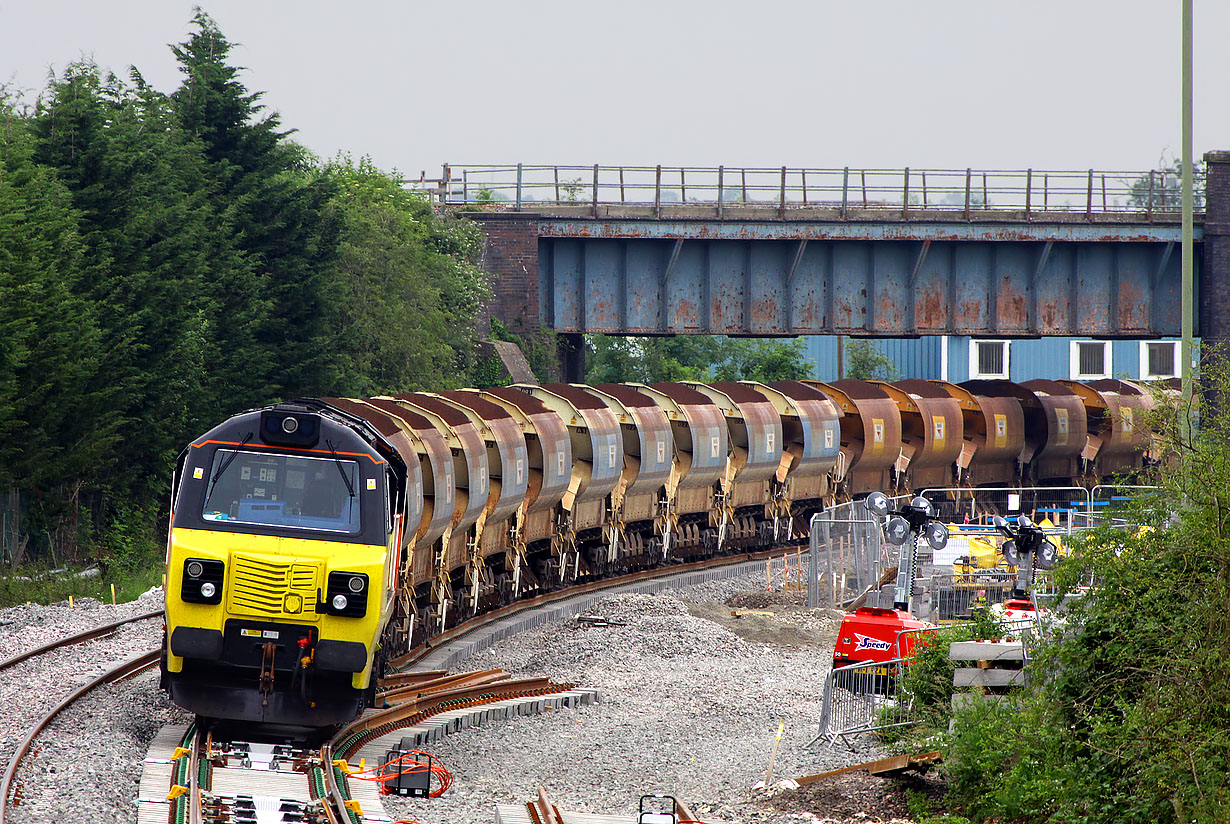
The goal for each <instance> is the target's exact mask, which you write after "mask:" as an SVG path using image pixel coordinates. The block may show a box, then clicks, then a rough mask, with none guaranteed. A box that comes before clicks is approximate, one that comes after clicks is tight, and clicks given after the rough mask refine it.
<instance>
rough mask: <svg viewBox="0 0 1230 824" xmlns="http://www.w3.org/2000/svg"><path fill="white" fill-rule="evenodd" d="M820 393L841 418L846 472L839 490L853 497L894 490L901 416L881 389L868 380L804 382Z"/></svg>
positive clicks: (842, 450)
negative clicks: (894, 470) (882, 490)
mask: <svg viewBox="0 0 1230 824" xmlns="http://www.w3.org/2000/svg"><path fill="white" fill-rule="evenodd" d="M803 383H805V384H806V385H808V386H811V387H814V388H816V389H818V390H819V391H821V392H823V393H824V394H825V395H827V396H828V397H829V399H830V400H831V401H832V402H833V403H834V405H836V407H837V410H838V412H840V413H841V418H840V420H839V421H838V423H839V425H840V427H841V455H842V459H843V463H844V464H845V467H846V471H845V473H844V475H843V477H842V481H841V484H842V488H841V491H842V493H843V494H844V495H845V497H849V498H854V497H860V496H863V495H866V494H867V493H869V492H874V491H876V490H881V489H892V488H893V468H894V467H895V466H896V465H897V459H898V458H899V457H900V455H901V413H900V412H898V411H897V404H896V403H894V402H893V399H892V398H890V397H889V396H888V393H887V392H885V391H884V390H883V389H882V388H881V387H879V386H877V385H876V384H874V383H870V382H868V381H859V380H841V381H833V382H832V383H822V382H820V381H810V380H809V381H803Z"/></svg>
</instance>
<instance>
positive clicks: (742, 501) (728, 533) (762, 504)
mask: <svg viewBox="0 0 1230 824" xmlns="http://www.w3.org/2000/svg"><path fill="white" fill-rule="evenodd" d="M687 385H688V386H690V387H692V388H693V389H695V390H696V391H697V392H700V393H701V394H702V395H704V396H705V397H707V398H709V400H711V401H713V403H715V404H717V406H718V408H719V409H720V410H721V411H722V415H723V416H724V417H725V418H726V429H727V433H728V436H729V438H730V451H729V453H728V458H727V462H726V472H725V473H724V474H723V476H722V501H721V502H720V506H721V507H722V518H721V521H720V522H719V524H718V546H719V548H725V547H738V546H748V545H751V544H754V543H756V542H757V541H758V540H760V539H762V538H766V537H768V534H761V533H762V530H761V529H760V526H761V525H765V526H767V528H768V533H769V534H771V532H772V521H773V514H772V513H773V506H772V501H773V495H772V483H773V481H774V479H775V478H776V475H777V470H778V467H780V466H781V462H782V419H781V416H780V415H779V414H778V413H777V410H776V409H775V408H774V406H773V404H772V402H771V401H769V399H768V398H766V397H765V396H764V395H762V394H760V393H759V392H757V391H756V390H755V389H753V388H751V387H749V386H745V385H744V384H741V383H737V382H734V381H719V382H717V383H713V384H703V383H693V382H688V383H687Z"/></svg>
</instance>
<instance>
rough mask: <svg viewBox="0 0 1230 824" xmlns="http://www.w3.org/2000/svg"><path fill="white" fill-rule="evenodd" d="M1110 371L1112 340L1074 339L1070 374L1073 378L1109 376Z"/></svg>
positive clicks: (1085, 378) (1083, 378) (1096, 378)
mask: <svg viewBox="0 0 1230 824" xmlns="http://www.w3.org/2000/svg"><path fill="white" fill-rule="evenodd" d="M1110 371H1111V364H1110V341H1108V340H1074V341H1072V362H1071V372H1070V374H1071V375H1072V377H1073V378H1075V379H1076V380H1081V381H1087V380H1098V379H1101V378H1109V377H1110Z"/></svg>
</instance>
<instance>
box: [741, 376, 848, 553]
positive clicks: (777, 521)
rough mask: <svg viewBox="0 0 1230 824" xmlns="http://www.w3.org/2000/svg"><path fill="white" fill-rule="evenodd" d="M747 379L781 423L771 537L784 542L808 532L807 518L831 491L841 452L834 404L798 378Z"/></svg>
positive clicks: (820, 507) (809, 521)
mask: <svg viewBox="0 0 1230 824" xmlns="http://www.w3.org/2000/svg"><path fill="white" fill-rule="evenodd" d="M745 383H746V385H747V386H750V387H751V388H753V389H755V390H756V391H757V392H759V393H760V394H761V395H763V396H764V397H765V398H767V399H768V400H769V402H770V403H772V404H773V406H774V408H775V409H776V410H777V413H778V415H779V416H780V417H781V421H782V460H781V463H780V464H779V465H778V468H777V472H776V474H775V476H774V481H775V483H776V488H775V490H774V494H773V499H774V500H773V505H774V510H773V513H772V518H773V530H774V535H775V536H778V537H780V536H782V535H784V536H785V537H786V539H787V540H789V539H790V538H793V537H794V536H795V535H802V536H806V535H807V534H808V530H809V528H810V524H811V516H812V515H813V514H815V513H816V512H819V511H820V510H822V509H823V508H824V504H825V501H826V499H828V498H829V497H830V496H831V495H832V491H833V488H832V484H831V483H830V479H831V476H832V474H833V472H834V470H835V469H836V467H837V459H838V457H839V456H840V454H841V427H840V425H839V424H838V422H837V421H838V413H837V407H836V405H834V403H833V402H832V401H831V400H829V398H828V396H827V395H825V394H824V393H823V392H821V391H820V390H818V389H814V388H812V387H810V386H807V385H806V384H803V383H800V382H798V381H777V382H775V383H772V384H768V385H765V384H760V383H753V382H751V381H745ZM783 520H784V524H783V523H782V521H783ZM783 527H784V531H783Z"/></svg>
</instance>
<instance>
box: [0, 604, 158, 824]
mask: <svg viewBox="0 0 1230 824" xmlns="http://www.w3.org/2000/svg"><path fill="white" fill-rule="evenodd" d="M160 617H162V610H152V611H150V612H144V613H141V614H140V615H134V616H131V617H129V618H123V619H120V620H118V621H111V622H109V623H106V624H100V625H99V626H96V627H93V628H91V629H88V630H84V631H82V632H78V633H74V634H73V635H69V636H66V637H64V638H58V639H56V640H54V641H49V642H47V643H45V644H42V645H40V646H37V647H34V648H32V649H29V650H26V651H24V652H20V653H18V654H16V655H13V656H11V657H9V658H7V659H5V660H4V661H0V672H2V671H4V670H6V669H9V668H10V667H13V666H15V665H17V664H20V663H22V662H23V661H29V660H32V659H35V658H38V657H40V656H43V655H47V654H49V653H53V652H57V651H60V650H64V649H68V648H70V647H74V646H77V645H80V644H84V643H87V642H89V641H94V640H98V639H101V638H106V637H109V636H111V635H114V634H115V633H116V632H117V631H118V630H119V629H120V628H121V627H124V626H126V625H128V624H133V623H136V622H139V621H148V620H152V619H155V618H160ZM158 654H159V651H158V650H151V651H147V652H144V653H141V654H139V655H137V656H135V657H131V658H129V659H127V660H125V661H123V662H121V663H119V664H118V665H115V666H112V667H111V668H109V669H107V670H106V671H104V672H103V673H101V674H99V675H98V676H96V677H95V678H93V679H91V680H90V681H89V682H87V683H85V684H82V685H81V686H79V687H78V688H77V689H75V690H73V691H72V692H70V693H69V694H68V695H67V696H65V697H64V698H63V699H61V700H60V701H59V702H58V703H57V704H56V705H55V706H54V707H53V708H52V709H51V710H50V711H48V712H46V713H45V714H43V716H42V717H41V718H39V719H38V720H37V721H35V723H34V724H32V725H31V726H30V727H29V728H28V729H27V730H26V732H25V733H24V734H23V737H22V739H21V740H20V741H19V742H18V743H17V745H16V749H15V750H14V752H13V755H12V756H11V758H10V760H9V763H8V766H7V768H6V769H5V772H4V776H3V779H0V824H4V822H5V814H6V811H7V810H8V806H9V798H10V795H11V791H12V790H13V784H14V781H15V779H16V775H17V770H18V767H19V766H20V763H21V761H22V759H23V758H25V757H26V755H27V754H28V753H29V752H30V748H31V747H32V746H33V744H34V740H35V739H36V738H37V737H38V735H39V734H40V733H41V732H42V731H43V730H44V729H46V728H47V726H48V725H49V724H50V723H51V722H52V721H53V720H55V718H56V716H57V715H59V714H60V713H61V712H62V711H63V710H64V709H65V708H66V707H68V706H69V705H70V704H72V703H73V702H74V701H77V700H78V699H80V698H81V697H82V696H84V695H86V694H87V693H89V692H91V691H92V690H94V689H95V688H97V687H99V686H102V685H103V684H109V683H113V682H115V681H119V680H122V679H124V678H127V677H129V676H131V675H135V674H136V673H138V672H141V671H143V670H145V669H148V668H150V667H152V666H154V665H155V664H157V663H158Z"/></svg>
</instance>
